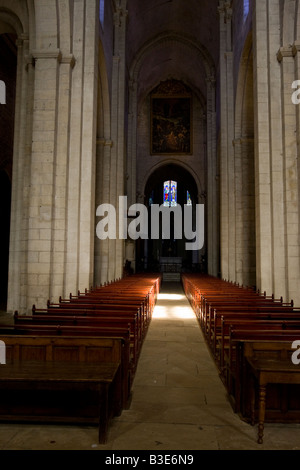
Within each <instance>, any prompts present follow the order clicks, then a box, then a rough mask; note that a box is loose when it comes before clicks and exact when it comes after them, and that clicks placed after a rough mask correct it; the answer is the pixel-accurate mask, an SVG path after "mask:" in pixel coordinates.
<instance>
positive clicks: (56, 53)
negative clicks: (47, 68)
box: [31, 49, 62, 62]
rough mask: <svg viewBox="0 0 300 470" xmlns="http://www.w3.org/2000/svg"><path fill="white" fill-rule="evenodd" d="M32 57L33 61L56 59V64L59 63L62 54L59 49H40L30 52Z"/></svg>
mask: <svg viewBox="0 0 300 470" xmlns="http://www.w3.org/2000/svg"><path fill="white" fill-rule="evenodd" d="M31 53H32V57H33V58H34V59H35V60H38V59H56V60H57V61H58V62H61V59H62V53H61V51H60V50H59V49H49V50H45V49H40V50H37V49H35V50H33V51H32V52H31Z"/></svg>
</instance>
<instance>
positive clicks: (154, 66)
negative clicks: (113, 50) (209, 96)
mask: <svg viewBox="0 0 300 470" xmlns="http://www.w3.org/2000/svg"><path fill="white" fill-rule="evenodd" d="M127 10H128V25H127V28H128V30H127V31H128V33H127V63H128V70H129V73H131V74H135V78H136V79H137V81H138V84H139V90H138V95H139V96H140V97H142V96H143V95H145V94H147V93H148V92H149V91H150V90H151V89H153V88H154V87H155V86H156V85H157V84H158V83H159V82H161V81H163V80H166V79H168V78H175V79H177V80H182V81H184V82H185V83H186V84H187V85H189V86H190V87H191V88H192V89H194V91H196V93H198V94H199V96H202V97H203V99H204V100H205V96H206V79H207V77H208V76H211V75H214V71H215V70H216V69H217V66H218V51H219V14H218V0H147V1H137V0H128V4H127Z"/></svg>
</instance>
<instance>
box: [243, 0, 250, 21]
mask: <svg viewBox="0 0 300 470" xmlns="http://www.w3.org/2000/svg"><path fill="white" fill-rule="evenodd" d="M249 2H250V0H244V21H245V20H246V18H247V16H248V13H249Z"/></svg>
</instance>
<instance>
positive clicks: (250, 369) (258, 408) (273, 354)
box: [239, 336, 300, 444]
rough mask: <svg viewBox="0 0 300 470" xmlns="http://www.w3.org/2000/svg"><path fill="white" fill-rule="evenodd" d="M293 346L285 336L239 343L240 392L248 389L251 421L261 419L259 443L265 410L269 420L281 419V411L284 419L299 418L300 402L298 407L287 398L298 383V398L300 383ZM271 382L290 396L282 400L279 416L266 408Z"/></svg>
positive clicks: (277, 420)
mask: <svg viewBox="0 0 300 470" xmlns="http://www.w3.org/2000/svg"><path fill="white" fill-rule="evenodd" d="M298 337H299V336H298ZM291 346H292V344H291V342H290V341H285V339H284V340H280V341H270V340H267V341H257V340H254V341H249V340H247V341H243V342H241V343H240V345H239V351H240V357H241V358H240V360H241V361H242V366H243V368H244V373H243V375H242V377H243V382H242V384H241V395H243V394H245V391H247V392H248V395H249V396H250V398H249V402H250V415H251V424H252V425H254V424H255V423H256V422H257V423H258V439H257V442H258V443H259V444H262V443H263V434H264V423H265V420H266V414H267V416H268V419H267V420H268V422H270V421H272V422H274V421H276V422H281V420H282V415H283V420H284V422H299V418H300V409H299V408H300V407H299V406H298V408H297V409H296V410H293V409H291V407H290V408H289V404H290V403H291V401H290V400H289V398H288V397H289V391H291V390H292V387H294V388H295V386H297V387H298V389H297V391H296V393H295V395H296V396H297V398H298V396H299V385H300V368H299V365H298V364H294V363H293V362H292V357H291V356H292V352H293V350H292V348H291ZM272 385H273V386H276V387H278V386H281V387H284V389H285V394H284V395H283V396H284V397H287V398H286V399H285V401H284V402H283V410H280V411H279V412H278V415H279V416H276V417H275V418H274V416H273V417H272V416H270V412H269V411H268V410H266V408H267V405H268V398H269V396H270V395H271V394H272V389H271V387H272ZM249 392H250V393H249ZM244 400H245V398H244ZM298 404H299V400H298ZM280 415H281V416H280Z"/></svg>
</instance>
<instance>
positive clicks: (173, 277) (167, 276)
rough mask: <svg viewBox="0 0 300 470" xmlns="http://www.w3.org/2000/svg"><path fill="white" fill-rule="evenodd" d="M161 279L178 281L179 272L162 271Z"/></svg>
mask: <svg viewBox="0 0 300 470" xmlns="http://www.w3.org/2000/svg"><path fill="white" fill-rule="evenodd" d="M163 281H166V282H175V281H180V273H163Z"/></svg>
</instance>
